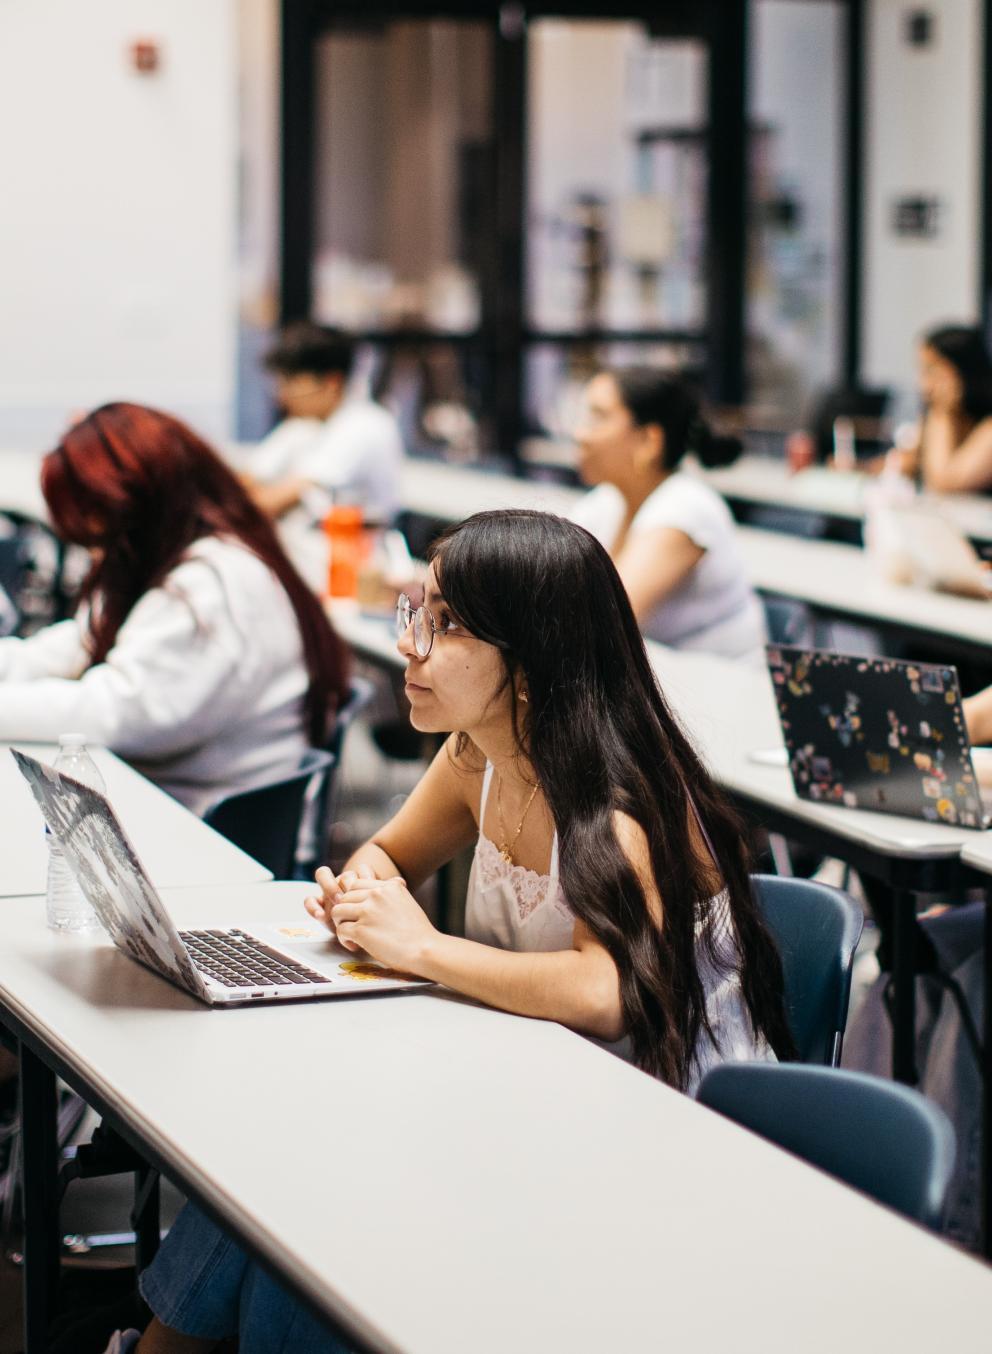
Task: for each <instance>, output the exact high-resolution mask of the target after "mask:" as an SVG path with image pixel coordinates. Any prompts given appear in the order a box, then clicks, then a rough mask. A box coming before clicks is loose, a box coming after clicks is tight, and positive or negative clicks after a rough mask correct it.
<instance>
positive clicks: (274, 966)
mask: <svg viewBox="0 0 992 1354" xmlns="http://www.w3.org/2000/svg"><path fill="white" fill-rule="evenodd" d="M179 937H180V939H181V940H182V942H183V944H184V945H185V946H186V948H187V950H189V957H190V958H191V959H192V961H193V963H194V964H195V965H196V967H197V968H198V969H199V970H200V972H201V973H202V974H204V976H205V977H207V978H213V980H214V981H215V982H218V983H220V984H221V985H222V986H224V987H282V986H289V985H290V984H297V983H298V984H301V985H303V986H308V985H309V984H310V983H327V982H329V981H330V979H329V978H328V976H327V974H326V973H318V972H317V971H316V969H312V968H307V967H306V965H305V964H298V963H297V962H296V961H295V960H294V959H290V958H288V957H287V956H286V955H283V954H280V953H279V951H278V950H273V949H270V948H269V946H268V945H263V944H262V942H261V941H260V940H256V939H255V937H254V936H249V935H246V934H245V932H244V931H180V932H179Z"/></svg>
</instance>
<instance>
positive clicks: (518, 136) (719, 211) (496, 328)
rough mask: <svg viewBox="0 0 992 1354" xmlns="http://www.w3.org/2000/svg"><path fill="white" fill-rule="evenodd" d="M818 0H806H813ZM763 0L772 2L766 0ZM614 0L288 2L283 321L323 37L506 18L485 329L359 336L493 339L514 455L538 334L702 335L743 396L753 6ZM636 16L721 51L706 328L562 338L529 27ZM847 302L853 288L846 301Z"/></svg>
mask: <svg viewBox="0 0 992 1354" xmlns="http://www.w3.org/2000/svg"><path fill="white" fill-rule="evenodd" d="M808 2H809V0H807V3H808ZM843 2H844V3H846V6H847V16H848V23H847V29H848V32H847V38H848V41H847V49H848V72H847V76H848V79H847V89H848V117H847V132H846V160H847V172H848V181H847V184H846V193H847V203H846V217H845V223H846V230H845V233H846V237H847V238H846V240H845V242H844V247H845V257H846V260H847V266H846V271H845V278H844V292H845V296H844V297H843V303H844V305H845V315H846V321H845V326H844V331H843V341H842V348H843V353H842V367H843V374H844V376H845V378H846V379H848V380H853V379H856V376H857V370H858V366H859V356H860V354H859V348H860V343H859V313H860V310H859V301H860V272H861V223H860V203H861V199H862V194H861V191H860V185H861V180H862V160H863V147H862V115H863V70H864V25H865V17H864V0H843ZM759 3H760V0H759ZM604 8H605V7H604V5H603V3H602V0H570V2H567V0H566V2H564V3H560V4H555V3H553V0H551V2H548V0H545V2H544V3H541V2H540V0H538V2H537V3H534V4H526V5H524V4H521V3H507V4H502V5H500V4H496V3H493V0H467V2H466V3H461V4H454V3H447V4H446V3H443V0H399V2H398V3H391V2H390V0H282V6H281V11H282V19H281V146H280V149H281V156H282V163H281V171H280V221H281V234H280V267H279V276H280V319H281V320H282V322H286V321H288V320H292V319H298V318H301V317H304V316H307V315H308V314H309V313H310V308H311V303H312V297H313V287H312V276H311V270H312V258H313V246H314V219H315V211H314V206H315V186H316V185H315V183H314V169H313V156H314V145H315V135H316V128H315V104H316V98H315V83H316V81H315V71H316V60H315V58H316V50H315V49H316V43H317V42H318V40H319V39H320V37H321V36H322V35H323V34H324V33H325V32H326V31H327V30H328V29H329V28H333V26H334V25H335V24H336V23H339V22H342V21H344V22H346V23H348V24H349V25H350V24H355V25H359V26H368V25H370V24H375V23H377V22H383V21H387V20H390V19H402V18H421V19H430V18H436V19H447V20H461V21H471V22H475V23H478V22H480V21H484V22H488V23H489V24H491V25H492V29H493V39H494V46H493V53H494V55H493V64H494V70H493V77H494V78H493V99H494V109H493V127H494V142H495V166H494V175H495V182H494V194H495V212H494V216H495V223H494V231H493V236H492V239H491V240H490V241H489V242H488V243H489V249H488V250H487V258H488V261H489V267H488V268H487V275H486V276H483V277H482V278H480V284H481V302H482V304H481V321H480V325H479V328H478V330H477V331H476V332H474V333H472V334H457V335H453V334H439V333H433V332H425V333H423V334H416V335H411V334H409V333H408V332H407V333H404V334H396V335H393V334H379V333H376V334H374V335H372V334H369V335H360V336H359V337H368V338H374V339H376V340H377V341H379V342H383V343H389V342H398V341H400V340H401V339H402V340H405V341H407V342H409V341H410V340H411V338H414V339H416V340H418V341H422V342H424V343H436V342H445V343H451V344H462V345H473V346H475V347H477V348H480V349H483V350H484V351H485V352H486V354H487V356H488V358H489V361H490V364H491V371H492V378H491V382H490V389H488V390H487V391H486V392H485V394H486V398H487V402H488V403H489V406H490V407H491V409H492V412H493V419H494V426H495V432H496V442H497V447H498V449H499V451H500V453H501V454H505V455H506V456H507V457H508V459H509V460H510V461H511V463H513V464H516V463H517V448H518V444H519V441H520V437H521V435H522V432H523V419H524V412H523V409H524V390H523V368H524V356H525V353H526V351H527V349H528V348H529V347H530V346H531V345H533V344H534V343H536V342H542V341H543V342H548V341H549V340H550V341H561V342H568V343H572V342H586V343H588V342H590V341H593V342H594V341H596V340H598V339H603V340H613V339H618V340H625V339H630V340H633V341H636V340H638V339H643V340H647V341H654V342H666V341H667V342H686V341H689V342H698V343H699V344H700V346H701V348H702V350H703V351H704V353H705V364H704V365H705V372H706V387H707V394H708V396H709V398H710V399H711V400H712V401H713V402H714V403H715V404H718V405H735V406H739V405H741V404H742V403H743V402H744V399H745V395H746V390H745V370H744V338H745V260H746V248H747V224H748V179H747V84H746V72H747V64H748V50H747V49H748V4H747V3H746V0H732V2H731V3H726V0H667V3H665V2H664V0H656V3H654V4H647V3H644V2H643V0H641V2H640V3H637V2H634V3H629V2H628V3H623V2H621V5H620V7H619V9H615V10H613V11H612V12H610V13H608V14H607V13H604ZM552 17H554V18H563V19H595V18H608V19H611V20H613V19H625V20H634V21H637V22H640V23H643V24H644V25H645V27H646V28H647V29H648V31H649V32H651V34H652V35H653V36H656V37H672V38H693V39H697V40H700V41H702V42H704V43H705V44H706V47H707V50H708V55H709V81H708V89H709V92H708V109H707V112H708V118H707V134H706V146H707V157H708V175H707V179H708V184H709V187H708V191H707V208H706V219H707V233H706V235H707V239H706V274H707V287H706V297H707V300H706V320H705V324H704V326H703V328H702V330H701V331H699V332H696V331H692V332H690V333H686V332H685V331H681V330H678V331H677V330H664V329H659V330H651V331H650V332H648V333H640V332H637V331H628V332H623V331H614V330H609V331H597V330H593V331H585V332H584V333H582V334H578V335H577V334H572V333H569V334H568V335H556V334H546V333H543V332H540V331H534V330H532V329H530V328H529V326H528V324H527V318H526V306H525V230H526V220H525V213H526V201H527V195H526V194H527V185H526V172H527V166H526V150H525V147H526V118H527V108H526V97H527V93H526V92H527V43H526V28H527V23H528V22H529V21H531V20H536V19H543V18H552ZM838 300H839V301H840V300H841V298H838Z"/></svg>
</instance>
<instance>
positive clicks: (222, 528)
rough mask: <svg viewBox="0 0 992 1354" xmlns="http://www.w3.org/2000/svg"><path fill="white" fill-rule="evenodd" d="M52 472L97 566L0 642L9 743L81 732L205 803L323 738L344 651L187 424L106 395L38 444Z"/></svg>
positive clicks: (61, 518)
mask: <svg viewBox="0 0 992 1354" xmlns="http://www.w3.org/2000/svg"><path fill="white" fill-rule="evenodd" d="M41 484H42V492H43V494H44V496H45V501H46V503H47V505H48V510H49V514H50V516H51V520H52V523H53V525H54V527H55V529H56V531H57V532H58V534H59V535H60V536H61V537H62V538H63V539H64V540H65V541H68V542H73V543H75V544H78V545H82V546H85V547H86V548H88V549H89V551H90V554H91V558H92V564H91V567H90V570H89V574H88V576H87V578H86V580H85V582H84V584H83V588H82V594H81V598H80V605H79V608H78V610H77V612H76V614H75V616H74V617H73V618H72V619H70V620H66V621H61V622H59V623H58V624H55V625H51V626H48V627H47V628H46V629H44V630H41V631H39V632H38V633H37V634H36V635H33V636H31V637H30V638H27V639H17V638H8V639H3V640H0V741H3V740H6V741H10V740H13V739H24V740H26V741H31V740H38V741H51V740H55V739H57V738H58V736H59V734H61V733H64V732H66V731H68V730H73V731H78V732H81V733H85V734H86V736H87V738H89V739H90V740H91V741H92V742H94V743H99V744H103V745H105V746H107V747H109V748H111V749H112V750H113V751H114V752H116V753H118V754H120V755H121V756H122V757H124V758H125V759H126V760H127V761H129V762H131V763H132V764H133V765H135V766H136V767H137V768H138V769H139V770H140V771H142V772H143V773H144V774H145V775H147V776H148V777H149V779H151V780H153V781H155V782H156V783H157V784H158V785H160V786H161V787H162V788H163V789H164V790H167V791H168V792H169V793H170V794H172V795H174V796H175V798H177V799H179V800H180V801H181V802H182V803H184V804H185V805H186V806H187V807H188V808H190V809H191V810H192V811H193V812H194V813H200V812H202V811H203V810H204V809H205V808H206V807H207V806H208V804H210V803H211V802H212V801H214V800H216V799H218V798H220V797H221V796H222V795H225V794H229V793H232V792H234V791H237V790H240V789H243V788H245V787H247V786H248V785H250V784H252V783H254V782H257V781H258V780H259V779H261V778H264V777H266V776H268V775H270V774H271V775H277V774H279V773H281V772H283V771H285V772H287V773H288V772H289V771H291V770H293V769H294V768H295V767H296V765H297V763H298V761H299V758H300V756H301V755H302V753H303V752H304V751H305V749H306V748H307V747H308V746H310V745H312V744H315V743H322V742H323V741H324V738H325V735H326V733H327V730H328V728H329V725H330V721H331V720H332V719H333V716H334V711H335V709H336V707H337V705H338V703H339V702H340V701H341V700H343V699H344V696H345V693H346V682H347V677H346V655H345V650H344V647H343V645H342V644H341V642H340V640H339V639H338V638H337V636H336V635H335V634H334V632H333V630H332V629H331V626H330V623H329V622H328V620H327V617H326V616H325V614H324V612H323V610H322V608H321V606H320V603H319V601H318V599H317V597H316V596H315V595H314V594H313V593H312V592H311V591H310V590H309V589H308V588H307V586H306V584H305V583H304V582H303V580H302V579H301V578H300V577H299V575H298V574H297V572H296V570H295V569H294V568H293V566H292V564H291V563H290V561H289V559H288V558H287V556H286V554H285V552H284V550H283V549H282V547H281V545H280V544H279V542H278V541H277V539H276V536H275V533H274V530H273V527H272V525H271V523H270V522H269V521H268V519H267V518H266V517H265V516H264V514H263V513H262V512H261V511H260V510H259V509H258V508H257V507H256V506H255V505H254V504H253V503H252V501H251V499H250V498H249V496H248V494H247V492H246V491H245V489H244V488H243V487H242V485H241V484H240V483H239V482H238V480H237V478H236V476H235V475H234V474H233V473H232V472H231V471H230V470H229V469H228V468H227V467H226V466H225V465H224V463H223V462H222V461H221V460H220V458H219V457H218V456H217V455H216V454H215V453H214V452H213V451H212V450H211V449H210V447H208V446H207V445H206V443H205V442H203V441H202V440H201V439H200V438H199V437H198V436H197V435H196V434H195V433H194V432H193V431H192V430H191V429H190V428H188V427H186V426H185V425H184V424H182V423H180V422H179V421H178V420H177V419H175V418H172V417H170V416H169V415H168V414H164V413H159V412H157V411H155V410H153V409H147V408H144V407H143V406H141V405H136V404H108V405H104V406H103V407H102V408H100V409H96V410H94V411H93V413H91V414H89V415H88V416H87V417H86V418H84V419H82V420H81V421H80V422H79V423H77V424H76V425H75V426H74V427H72V428H71V429H70V430H69V431H68V432H67V433H66V434H65V436H64V437H63V438H62V440H61V442H60V443H59V445H58V446H57V447H56V448H55V449H54V450H53V451H51V452H50V453H49V454H48V455H47V456H46V457H45V459H44V462H43V464H42V469H41Z"/></svg>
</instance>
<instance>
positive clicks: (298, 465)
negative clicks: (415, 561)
mask: <svg viewBox="0 0 992 1354" xmlns="http://www.w3.org/2000/svg"><path fill="white" fill-rule="evenodd" d="M402 463H403V439H402V437H401V435H400V427H399V424H398V423H397V422H396V419H395V418H394V417H393V415H392V414H391V413H390V412H389V410H388V409H384V408H383V407H382V405H381V404H376V403H375V402H374V401H373V400H363V399H353V400H346V401H345V402H344V404H342V405H341V406H340V407H339V408H337V409H335V411H334V413H333V414H331V416H330V418H328V419H327V420H326V421H325V422H321V421H320V419H313V418H288V419H286V420H285V421H284V422H283V423H280V424H279V426H278V427H277V428H274V429H273V430H272V432H271V433H269V435H268V437H266V438H265V439H264V440H263V441H261V442H260V443H259V444H258V446H257V447H256V448H255V449H254V451H253V452H252V454H251V456H250V458H249V460H248V462H247V467H246V468H247V469H248V471H249V472H250V473H251V474H252V475H254V476H255V478H256V479H259V480H262V481H271V480H281V479H285V478H286V477H288V476H298V477H300V478H302V479H307V480H311V481H312V482H313V483H314V484H317V485H320V486H321V488H323V489H326V490H328V491H329V492H330V493H331V494H333V495H334V498H335V499H336V500H337V501H338V502H340V503H357V504H359V505H360V506H361V507H362V508H363V509H364V510H365V514H366V516H367V517H370V518H374V519H375V520H376V521H383V522H388V521H391V520H392V518H393V517H394V516H395V513H396V510H397V508H398V507H399V482H400V473H401V470H402Z"/></svg>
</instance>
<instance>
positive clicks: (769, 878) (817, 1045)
mask: <svg viewBox="0 0 992 1354" xmlns="http://www.w3.org/2000/svg"><path fill="white" fill-rule="evenodd" d="M751 883H752V887H753V888H754V892H755V897H756V899H757V901H758V905H759V907H760V909H761V914H762V916H763V917H764V920H765V924H766V926H767V927H768V929H769V931H771V934H772V939H773V940H774V941H775V944H776V946H777V947H778V952H779V955H780V956H781V959H782V968H783V970H784V973H785V1006H786V1011H787V1012H788V1016H789V1027H790V1029H791V1030H792V1037H793V1039H794V1040H795V1044H796V1050H797V1054H798V1058H799V1061H800V1062H807V1063H826V1064H828V1065H832V1066H836V1065H837V1064H838V1063H839V1062H840V1052H841V1044H842V1043H843V1038H844V1027H845V1025H846V1024H847V1007H848V1002H849V1001H850V997H851V966H852V964H853V963H854V951H855V950H856V949H857V945H858V941H859V940H860V939H861V931H862V928H863V926H864V915H863V913H862V911H861V909H860V908H859V907H858V905H857V904H856V903H855V902H854V900H853V899H852V898H850V897H849V896H848V894H846V893H844V892H843V891H842V890H841V889H835V888H831V887H830V885H828V884H820V883H817V881H816V880H813V879H787V878H783V877H781V876H780V875H762V874H758V875H753V876H752V879H751Z"/></svg>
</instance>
